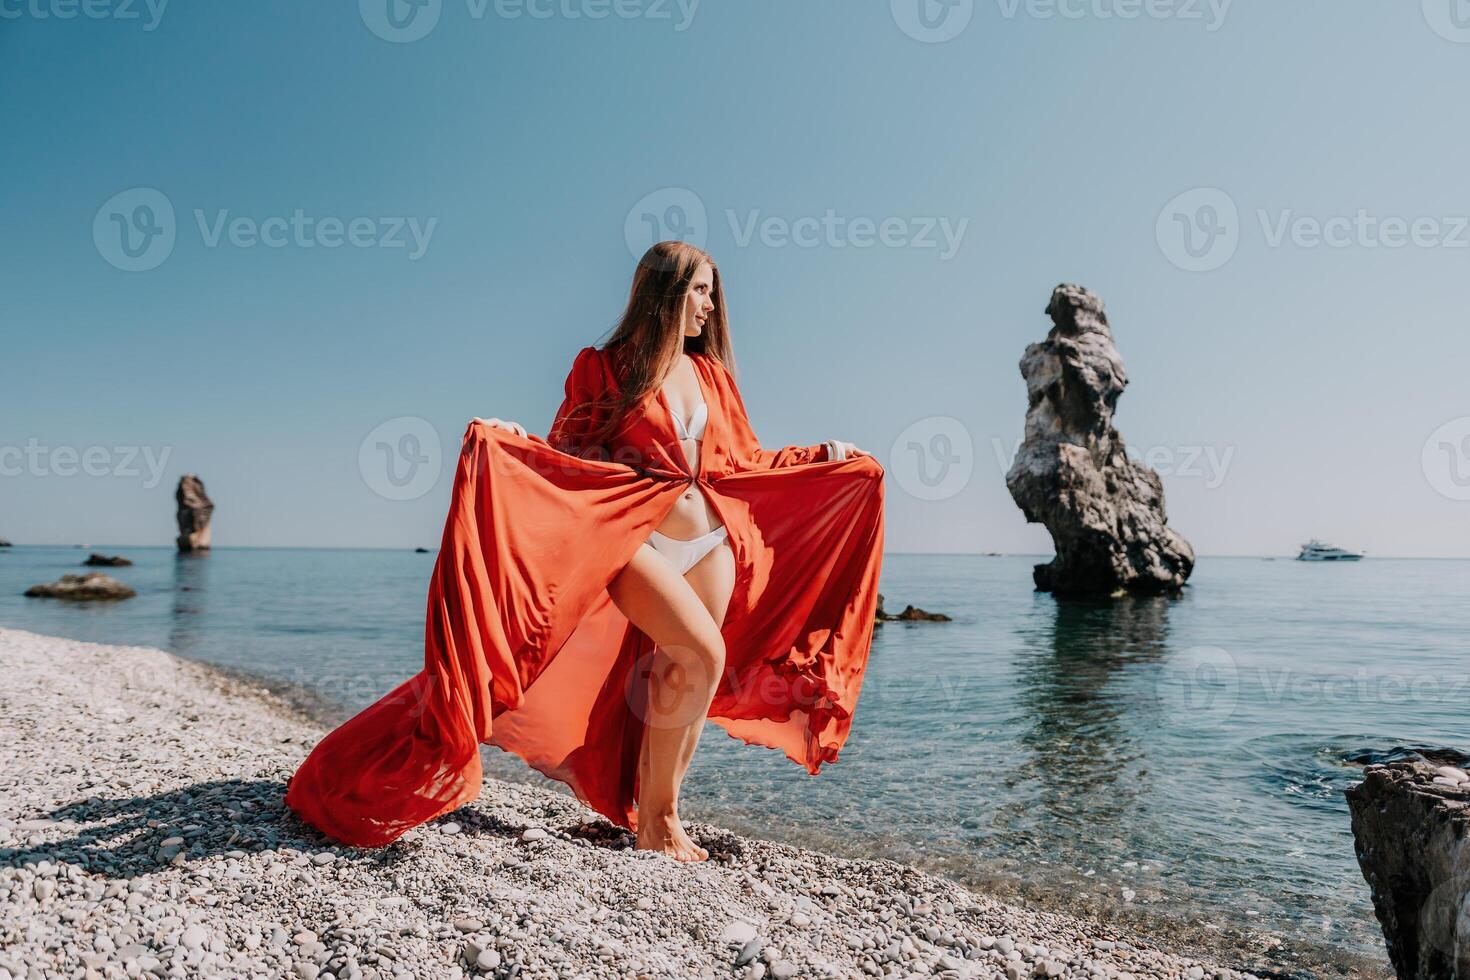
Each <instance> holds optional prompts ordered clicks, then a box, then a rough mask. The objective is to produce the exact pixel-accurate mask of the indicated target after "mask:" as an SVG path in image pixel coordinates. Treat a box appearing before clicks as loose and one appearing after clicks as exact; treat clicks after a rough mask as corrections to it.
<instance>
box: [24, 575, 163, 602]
mask: <svg viewBox="0 0 1470 980" xmlns="http://www.w3.org/2000/svg"><path fill="white" fill-rule="evenodd" d="M26 595H28V596H31V597H33V598H43V599H71V600H75V601H83V600H90V599H129V598H132V597H133V596H135V595H137V593H136V592H134V591H133V590H132V589H130V588H128V587H127V586H126V585H124V584H123V583H121V582H119V581H118V580H117V579H115V578H113V577H112V576H111V575H105V574H103V573H102V572H88V573H87V574H86V575H63V576H61V578H59V579H57V580H56V581H55V582H47V583H46V584H44V585H33V586H31V587H30V588H29V589H26Z"/></svg>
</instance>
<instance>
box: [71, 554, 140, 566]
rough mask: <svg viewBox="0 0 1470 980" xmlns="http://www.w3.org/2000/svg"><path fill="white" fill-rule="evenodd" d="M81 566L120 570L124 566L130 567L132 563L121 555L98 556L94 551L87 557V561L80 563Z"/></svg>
mask: <svg viewBox="0 0 1470 980" xmlns="http://www.w3.org/2000/svg"><path fill="white" fill-rule="evenodd" d="M82 564H83V565H94V566H101V567H104V568H121V567H122V566H124V565H131V564H132V562H131V561H129V560H128V559H126V558H124V557H123V556H122V555H111V556H108V555H99V554H97V553H96V552H95V551H94V552H93V553H92V554H90V555H88V556H87V560H86V561H84V562H82Z"/></svg>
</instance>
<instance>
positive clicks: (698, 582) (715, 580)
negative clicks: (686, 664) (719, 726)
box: [674, 538, 735, 857]
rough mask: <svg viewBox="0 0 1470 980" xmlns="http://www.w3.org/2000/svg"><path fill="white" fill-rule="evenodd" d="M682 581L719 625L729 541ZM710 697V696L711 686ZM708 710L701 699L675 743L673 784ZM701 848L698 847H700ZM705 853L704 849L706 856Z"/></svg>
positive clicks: (727, 584) (731, 574)
mask: <svg viewBox="0 0 1470 980" xmlns="http://www.w3.org/2000/svg"><path fill="white" fill-rule="evenodd" d="M684 581H686V582H688V583H689V587H690V588H692V589H693V590H694V593H695V595H697V596H699V598H700V601H701V602H703V603H704V605H705V608H706V609H708V610H709V614H710V618H711V619H713V620H714V622H715V626H716V627H719V626H723V625H724V623H725V612H726V611H727V610H728V609H729V606H730V594H731V593H732V592H733V591H734V589H735V553H734V552H733V551H731V550H730V540H729V538H726V539H725V540H724V541H721V542H720V543H719V545H718V546H716V547H715V548H714V549H712V550H711V551H710V553H709V554H707V555H705V556H704V557H703V558H701V559H700V560H699V561H698V562H697V563H696V564H695V566H694V567H693V568H691V569H689V571H687V572H685V573H684ZM719 682H720V678H719V677H716V678H715V687H716V688H718V687H719ZM710 696H711V697H713V696H714V690H713V689H711V691H710ZM708 712H709V702H708V701H706V702H705V711H704V715H703V716H701V718H700V719H699V723H698V724H694V725H690V726H689V727H688V728H687V729H686V730H685V732H684V741H683V742H682V743H681V744H680V746H679V758H678V762H677V763H676V764H675V770H674V782H675V785H677V786H682V785H683V783H684V774H685V773H686V772H688V770H689V763H690V762H691V761H692V760H693V759H694V748H695V746H696V745H698V744H699V736H700V734H701V733H702V732H703V731H704V718H705V716H707V715H708ZM701 850H702V848H701ZM707 856H708V852H706V857H707Z"/></svg>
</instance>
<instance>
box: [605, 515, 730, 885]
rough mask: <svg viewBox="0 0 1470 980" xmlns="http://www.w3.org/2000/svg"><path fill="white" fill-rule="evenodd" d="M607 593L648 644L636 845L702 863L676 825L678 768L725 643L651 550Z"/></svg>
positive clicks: (699, 603) (690, 592) (715, 679)
mask: <svg viewBox="0 0 1470 980" xmlns="http://www.w3.org/2000/svg"><path fill="white" fill-rule="evenodd" d="M690 571H691V572H692V571H694V569H690ZM607 591H608V595H609V596H610V597H611V598H612V600H613V602H614V604H615V605H617V607H618V609H619V610H621V611H622V613H623V615H625V616H627V617H628V621H629V622H631V623H632V624H633V625H634V626H636V627H637V628H638V629H639V630H641V631H643V632H644V633H646V634H647V635H648V637H649V638H650V639H651V640H652V641H653V642H654V644H655V650H654V654H653V656H652V657H651V658H650V665H649V666H650V669H649V674H650V676H649V691H648V702H647V709H646V712H645V717H644V719H643V721H644V725H645V730H644V745H643V755H642V757H640V763H639V776H638V783H639V788H638V846H639V847H640V848H648V849H653V850H661V851H664V852H665V853H667V854H670V855H671V856H673V857H675V858H676V859H678V860H681V861H700V860H703V859H704V858H706V857H708V856H709V854H708V852H707V851H705V850H704V849H703V848H701V847H698V846H697V845H696V844H695V843H694V842H693V841H692V840H690V839H689V835H688V834H686V833H685V832H684V828H683V825H682V824H680V822H679V816H678V797H679V778H680V775H679V773H678V771H677V768H678V761H679V757H680V751H681V749H682V747H683V745H684V742H685V740H686V739H687V737H688V734H689V729H690V728H691V727H694V728H696V729H697V728H699V727H702V726H703V724H704V719H705V717H706V715H707V713H708V711H709V702H710V699H711V698H712V697H713V696H714V691H715V687H716V685H717V684H718V683H719V679H720V676H721V675H722V674H723V672H724V668H725V641H724V637H722V636H721V635H720V629H719V626H718V625H717V624H716V623H715V621H714V619H713V618H712V617H711V616H710V613H709V609H708V607H707V606H706V605H705V602H704V601H703V600H702V599H701V597H700V596H699V594H698V593H696V592H695V590H694V588H693V587H692V586H691V585H690V584H689V582H687V581H685V579H684V578H683V577H682V576H680V575H679V573H678V572H676V571H675V570H674V566H672V565H670V564H669V562H668V560H667V559H666V558H664V556H663V555H661V554H659V553H658V552H657V551H655V550H654V549H653V547H652V546H651V545H648V544H644V545H643V546H641V547H640V548H639V549H638V550H637V552H635V553H634V555H633V557H632V559H631V560H630V561H629V562H628V564H627V565H626V566H624V568H623V570H622V571H621V572H619V573H618V575H617V576H616V577H615V578H614V579H613V580H612V582H610V583H609V584H608V587H607Z"/></svg>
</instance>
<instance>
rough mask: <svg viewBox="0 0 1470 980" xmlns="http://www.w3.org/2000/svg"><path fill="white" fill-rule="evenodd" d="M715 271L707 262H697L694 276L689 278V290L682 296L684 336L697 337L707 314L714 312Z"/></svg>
mask: <svg viewBox="0 0 1470 980" xmlns="http://www.w3.org/2000/svg"><path fill="white" fill-rule="evenodd" d="M714 292H715V271H714V269H712V268H710V264H709V263H708V262H701V263H699V268H697V269H695V270H694V278H692V279H690V280H689V292H688V293H687V294H685V297H684V315H683V320H684V336H686V337H698V336H699V335H700V334H701V333H703V332H704V325H705V323H706V322H708V320H709V315H710V314H711V313H713V312H714V309H715V301H714Z"/></svg>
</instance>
